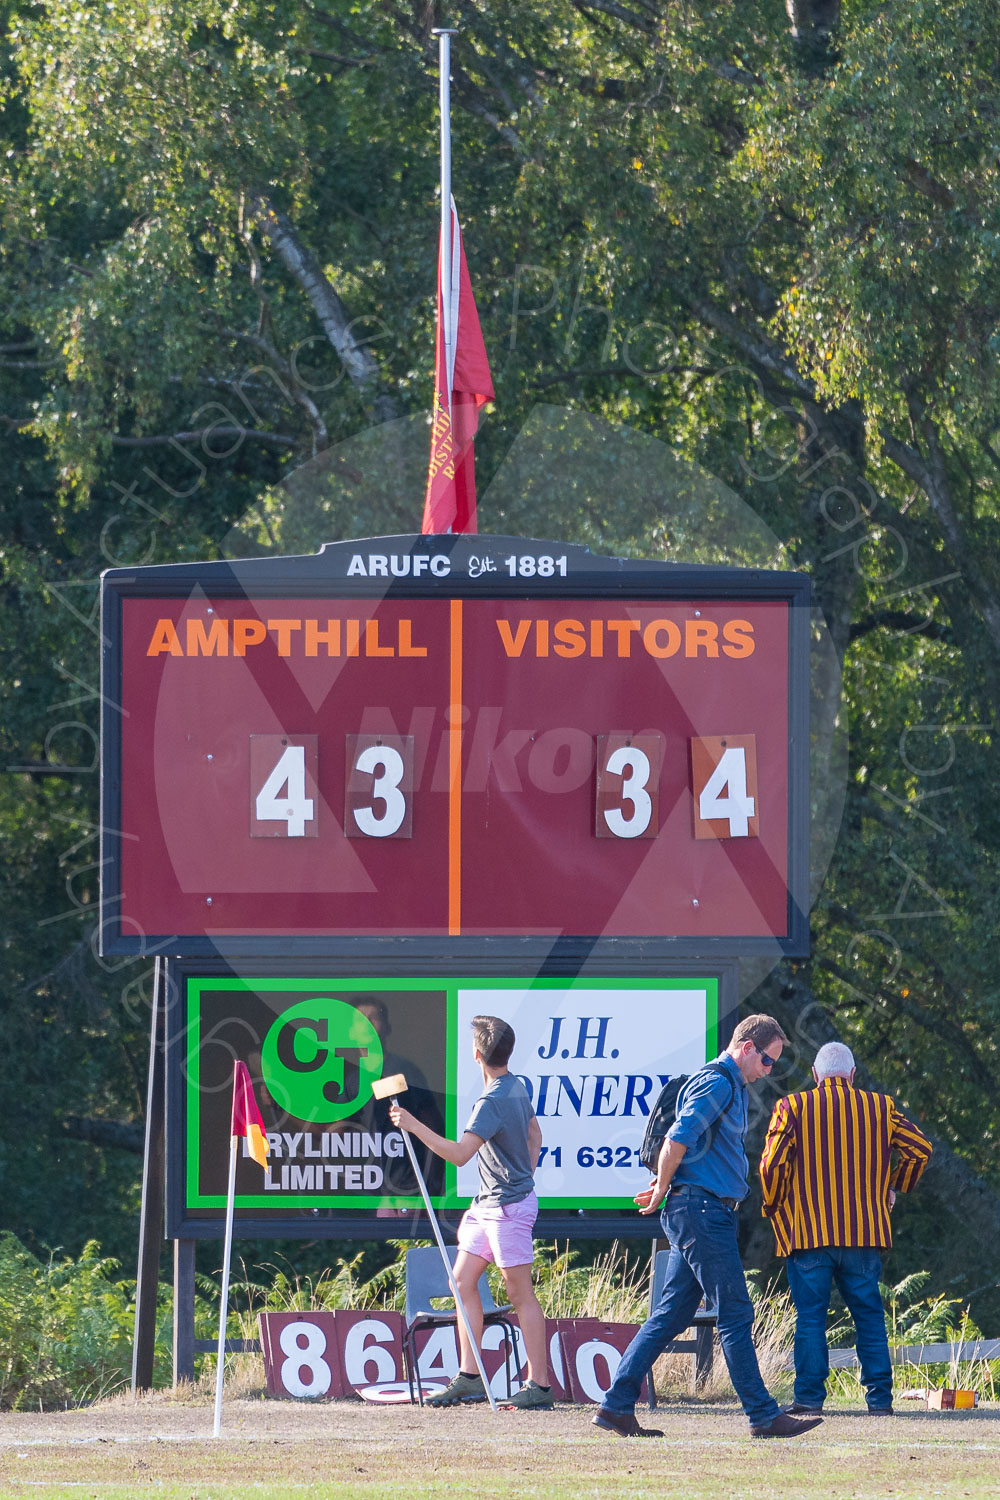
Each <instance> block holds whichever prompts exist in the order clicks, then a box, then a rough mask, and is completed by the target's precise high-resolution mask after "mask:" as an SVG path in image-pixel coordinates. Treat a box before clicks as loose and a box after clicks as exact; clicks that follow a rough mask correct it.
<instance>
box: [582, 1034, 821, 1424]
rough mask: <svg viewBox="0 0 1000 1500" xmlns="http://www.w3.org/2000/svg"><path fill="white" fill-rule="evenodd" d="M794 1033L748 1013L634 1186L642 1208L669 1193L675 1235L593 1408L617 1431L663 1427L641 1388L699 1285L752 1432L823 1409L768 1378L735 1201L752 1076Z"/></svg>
mask: <svg viewBox="0 0 1000 1500" xmlns="http://www.w3.org/2000/svg"><path fill="white" fill-rule="evenodd" d="M787 1040H788V1038H787V1037H786V1036H785V1033H784V1032H783V1031H782V1029H781V1027H780V1026H779V1025H778V1023H777V1021H776V1020H774V1018H773V1016H763V1015H757V1016H748V1017H747V1018H746V1020H745V1021H741V1022H740V1024H739V1025H738V1026H737V1028H736V1030H735V1031H734V1032H733V1039H732V1041H731V1042H730V1043H729V1046H728V1047H727V1048H726V1050H725V1052H723V1053H722V1054H721V1056H720V1057H719V1058H718V1059H717V1060H716V1061H715V1062H714V1063H708V1064H706V1066H705V1067H703V1068H700V1069H699V1070H698V1072H697V1073H693V1074H692V1075H691V1077H690V1078H689V1080H688V1082H687V1083H686V1084H685V1085H684V1087H683V1088H682V1090H681V1092H680V1095H679V1096H678V1100H677V1110H676V1118H675V1120H674V1123H673V1124H672V1125H671V1127H670V1129H669V1130H668V1132H667V1135H666V1139H665V1140H664V1142H663V1147H662V1149H661V1151H660V1156H659V1161H658V1163H657V1168H656V1181H655V1182H651V1183H650V1185H649V1187H648V1188H646V1189H645V1190H644V1191H643V1192H641V1193H637V1194H636V1197H635V1201H636V1203H638V1205H639V1212H640V1213H642V1214H653V1213H655V1212H656V1210H657V1209H658V1208H659V1206H660V1204H661V1203H662V1202H663V1200H664V1198H666V1203H665V1204H664V1208H663V1214H662V1218H661V1222H662V1224H663V1232H664V1234H665V1235H666V1237H667V1239H668V1240H669V1241H670V1260H669V1262H668V1266H667V1279H666V1284H665V1286H664V1288H663V1295H662V1297H661V1298H660V1302H659V1305H658V1306H657V1308H656V1309H655V1311H654V1312H652V1313H651V1314H650V1316H649V1317H648V1318H647V1319H646V1321H645V1323H644V1324H643V1326H642V1327H641V1328H640V1329H639V1332H638V1333H637V1334H636V1336H635V1338H634V1339H633V1340H632V1342H631V1343H630V1344H629V1346H628V1348H627V1349H626V1350H625V1353H624V1355H623V1356H622V1362H621V1364H620V1365H619V1366H618V1373H617V1374H616V1376H615V1379H614V1381H613V1383H612V1385H611V1388H610V1389H609V1391H608V1392H607V1394H606V1395H605V1397H604V1404H603V1405H602V1406H601V1408H600V1409H599V1411H598V1412H597V1415H596V1416H595V1417H594V1424H595V1426H597V1427H603V1428H606V1429H607V1430H608V1431H609V1432H614V1433H617V1434H618V1436H619V1437H662V1436H663V1433H662V1432H658V1431H657V1430H656V1429H655V1428H645V1427H640V1426H639V1424H638V1422H637V1421H636V1419H635V1403H636V1401H637V1400H638V1397H639V1388H640V1386H641V1385H642V1382H643V1379H644V1378H645V1376H646V1374H647V1372H648V1371H649V1370H651V1369H652V1366H653V1361H654V1360H656V1359H657V1358H658V1357H659V1356H660V1355H661V1354H662V1353H663V1350H664V1348H665V1347H666V1345H667V1344H669V1343H670V1341H671V1339H674V1338H676V1337H677V1335H678V1334H679V1333H681V1332H682V1330H683V1329H685V1328H688V1327H689V1326H690V1323H691V1319H692V1318H693V1317H694V1314H695V1311H696V1309H697V1307H698V1304H699V1302H700V1301H701V1299H702V1295H704V1296H705V1298H706V1300H707V1301H708V1303H709V1304H710V1305H711V1304H713V1303H714V1304H715V1305H717V1307H718V1332H719V1340H720V1342H721V1344H722V1352H723V1354H724V1355H725V1359H726V1364H727V1366H728V1368H729V1377H730V1379H731V1380H732V1382H733V1388H734V1389H735V1391H736V1394H737V1396H738V1397H739V1398H740V1403H741V1405H742V1407H743V1410H744V1412H745V1413H746V1415H747V1418H748V1420H749V1422H750V1431H751V1434H752V1435H753V1436H754V1437H797V1436H799V1435H800V1434H801V1433H803V1432H808V1431H809V1429H810V1428H811V1427H815V1426H816V1425H817V1422H818V1421H820V1420H821V1419H820V1418H815V1417H814V1418H809V1419H805V1420H800V1419H798V1418H796V1417H790V1416H788V1415H786V1414H785V1413H783V1412H781V1411H780V1410H779V1408H778V1403H777V1402H776V1401H775V1399H774V1397H773V1396H772V1395H770V1394H769V1392H768V1390H767V1387H766V1386H765V1384H764V1382H763V1380H762V1379H761V1374H760V1369H759V1367H758V1364H757V1352H756V1350H755V1349H754V1346H753V1337H752V1333H753V1304H752V1303H751V1301H750V1294H749V1292H748V1291H747V1283H746V1277H745V1276H744V1274H743V1265H742V1263H741V1261H740V1251H739V1244H738V1241H737V1234H736V1227H737V1217H736V1215H737V1209H738V1208H739V1205H740V1202H741V1200H742V1199H743V1198H745V1197H746V1194H747V1190H748V1187H749V1173H748V1169H747V1157H746V1151H745V1149H744V1145H743V1142H744V1137H745V1136H746V1130H747V1102H748V1098H749V1095H748V1092H747V1085H748V1084H751V1083H756V1082H757V1081H758V1079H760V1078H764V1077H766V1075H767V1074H768V1073H769V1072H770V1070H771V1068H773V1066H774V1064H775V1063H776V1062H777V1061H778V1058H779V1057H780V1056H781V1049H782V1046H783V1045H784V1043H785V1042H787Z"/></svg>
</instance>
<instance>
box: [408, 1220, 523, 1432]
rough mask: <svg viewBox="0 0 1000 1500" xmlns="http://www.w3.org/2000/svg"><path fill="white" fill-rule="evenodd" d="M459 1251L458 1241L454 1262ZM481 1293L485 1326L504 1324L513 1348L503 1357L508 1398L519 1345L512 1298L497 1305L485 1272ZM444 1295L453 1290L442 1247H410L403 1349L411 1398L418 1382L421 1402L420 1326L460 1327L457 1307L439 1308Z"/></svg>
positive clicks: (450, 1249)
mask: <svg viewBox="0 0 1000 1500" xmlns="http://www.w3.org/2000/svg"><path fill="white" fill-rule="evenodd" d="M457 1255H458V1247H457V1245H451V1246H449V1247H448V1259H449V1260H450V1261H451V1264H452V1265H453V1266H454V1264H455V1258H456V1256H457ZM479 1295H480V1297H481V1298H482V1302H483V1326H484V1327H488V1326H489V1325H491V1324H497V1325H498V1326H499V1327H500V1328H502V1329H503V1331H504V1337H505V1338H506V1340H507V1344H508V1347H509V1349H510V1356H509V1357H508V1358H507V1359H505V1361H504V1365H505V1368H506V1371H507V1397H508V1399H509V1398H510V1396H511V1395H512V1394H513V1390H512V1386H511V1365H512V1364H513V1356H514V1354H515V1351H516V1349H517V1345H516V1344H515V1343H514V1330H513V1328H512V1326H511V1323H510V1319H509V1318H508V1316H507V1314H508V1313H510V1312H512V1311H513V1308H512V1306H511V1304H510V1303H509V1302H508V1303H505V1305H504V1306H503V1307H498V1306H497V1305H496V1303H495V1302H494V1301H493V1294H492V1292H491V1291H490V1288H489V1283H488V1282H487V1280H486V1274H485V1272H484V1273H483V1275H482V1276H480V1278H479ZM444 1297H448V1298H452V1290H451V1287H450V1286H449V1285H448V1277H447V1276H446V1275H445V1269H444V1264H443V1262H442V1260H441V1252H440V1250H438V1249H437V1248H436V1247H435V1246H430V1247H427V1248H423V1247H421V1248H420V1249H417V1250H407V1252H406V1304H405V1311H404V1318H405V1322H406V1329H405V1332H404V1333H403V1353H404V1354H405V1356H406V1378H407V1381H408V1383H409V1387H410V1400H411V1401H412V1400H413V1391H414V1385H415V1386H416V1392H417V1400H418V1401H419V1403H420V1405H421V1406H423V1404H424V1392H423V1386H422V1385H421V1381H420V1368H419V1365H418V1362H417V1350H416V1342H415V1341H416V1335H417V1333H418V1331H419V1330H420V1329H421V1328H446V1327H447V1326H448V1325H449V1324H452V1325H454V1326H455V1327H456V1331H457V1325H458V1310H457V1308H454V1307H449V1308H439V1307H435V1306H434V1299H435V1298H444ZM452 1300H453V1298H452Z"/></svg>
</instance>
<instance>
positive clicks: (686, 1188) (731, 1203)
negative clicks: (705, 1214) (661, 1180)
mask: <svg viewBox="0 0 1000 1500" xmlns="http://www.w3.org/2000/svg"><path fill="white" fill-rule="evenodd" d="M675 1193H677V1194H680V1193H704V1194H705V1196H706V1198H714V1199H715V1200H716V1202H717V1203H721V1204H722V1206H723V1208H728V1209H729V1211H730V1213H735V1212H736V1210H737V1209H738V1208H739V1206H740V1204H741V1203H742V1202H743V1199H742V1198H723V1197H722V1196H721V1195H720V1194H719V1193H713V1192H712V1191H711V1190H710V1189H709V1188H703V1187H695V1186H693V1185H692V1184H689V1183H681V1184H680V1185H679V1186H678V1187H672V1188H671V1189H670V1192H669V1193H668V1194H667V1197H668V1198H669V1197H672V1196H673V1195H674V1194H675Z"/></svg>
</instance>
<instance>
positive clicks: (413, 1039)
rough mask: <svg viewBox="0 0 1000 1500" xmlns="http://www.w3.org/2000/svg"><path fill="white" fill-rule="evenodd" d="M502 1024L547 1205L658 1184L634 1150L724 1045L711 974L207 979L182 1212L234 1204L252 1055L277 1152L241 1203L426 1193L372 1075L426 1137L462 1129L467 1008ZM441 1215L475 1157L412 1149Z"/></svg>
mask: <svg viewBox="0 0 1000 1500" xmlns="http://www.w3.org/2000/svg"><path fill="white" fill-rule="evenodd" d="M478 1014H489V1015H498V1016H502V1017H503V1018H504V1019H505V1020H507V1021H509V1022H510V1023H511V1025H512V1026H513V1027H514V1031H515V1033H516V1036H517V1045H516V1047H515V1050H514V1055H513V1057H512V1059H511V1071H512V1072H515V1073H517V1074H518V1075H519V1076H520V1077H521V1078H522V1079H523V1080H524V1083H525V1085H526V1087H527V1089H528V1091H529V1093H530V1095H531V1098H532V1101H533V1103H534V1106H535V1111H536V1113H537V1115H538V1119H539V1123H540V1125H541V1128H542V1136H543V1140H544V1146H543V1152H542V1158H541V1161H540V1162H539V1167H538V1172H537V1174H536V1183H537V1188H538V1196H539V1201H540V1203H541V1206H542V1207H543V1208H549V1209H567V1208H569V1209H575V1208H586V1207H591V1208H622V1207H628V1206H630V1205H631V1200H632V1195H633V1194H634V1193H635V1191H636V1190H637V1188H639V1187H642V1186H644V1184H645V1182H646V1181H647V1180H648V1174H647V1173H646V1171H645V1169H644V1168H642V1167H641V1166H640V1164H639V1160H638V1148H639V1144H640V1141H641V1139H642V1133H643V1130H644V1128H645V1123H646V1119H647V1117H648V1114H649V1109H650V1105H651V1103H652V1101H653V1100H654V1099H655V1097H656V1094H657V1092H658V1091H659V1088H660V1086H661V1083H662V1081H663V1080H664V1079H665V1078H667V1077H669V1076H671V1075H672V1074H676V1073H681V1072H690V1071H691V1070H692V1069H693V1068H695V1067H698V1066H699V1065H700V1064H701V1063H703V1062H705V1061H706V1059H708V1058H710V1057H713V1056H715V1054H716V1052H717V1050H718V980H717V979H716V978H714V977H711V978H706V977H700V978H686V977H681V978H670V979H643V980H632V979H621V980H617V979H600V980H596V979H593V980H588V979H576V980H567V979H536V980H533V981H526V980H524V979H509V980H508V979H454V978H449V979H424V978H421V979H392V980H390V979H379V978H366V979H364V980H342V979H334V980H324V979H323V978H320V977H314V978H308V979H303V978H273V977H268V978H249V977H248V978H199V977H188V978H187V980H186V1005H185V1030H184V1036H183V1039H182V1044H181V1045H180V1046H179V1047H178V1046H174V1048H173V1049H172V1054H173V1055H174V1056H175V1057H176V1058H178V1059H179V1060H180V1062H181V1068H182V1072H183V1080H182V1085H181V1090H182V1096H183V1112H182V1113H183V1121H184V1134H185V1141H184V1153H183V1154H184V1163H185V1170H184V1183H185V1189H184V1197H185V1211H186V1212H187V1213H188V1214H193V1215H195V1216H197V1215H198V1214H199V1213H204V1214H205V1215H206V1216H208V1217H214V1216H215V1215H216V1214H217V1213H218V1211H219V1210H221V1209H222V1208H223V1206H224V1203H225V1179H226V1170H227V1157H228V1152H227V1151H226V1143H227V1140H228V1135H229V1107H230V1097H231V1080H232V1064H233V1059H234V1058H240V1059H241V1060H243V1061H245V1062H247V1064H248V1065H249V1067H250V1071H251V1075H252V1076H253V1079H254V1084H255V1088H256V1089H257V1093H258V1100H259V1103H260V1106H261V1112H262V1114H263V1117H264V1124H265V1128H266V1130H267V1135H268V1142H269V1146H270V1164H269V1169H268V1171H267V1172H266V1173H265V1172H262V1171H261V1169H260V1167H259V1166H258V1165H257V1164H256V1163H255V1162H254V1161H252V1160H251V1159H248V1158H246V1157H245V1156H244V1157H242V1158H241V1159H240V1161H239V1163H238V1170H237V1199H236V1202H237V1206H238V1207H239V1208H241V1209H245V1210H253V1212H254V1214H255V1216H265V1217H266V1215H267V1213H268V1211H270V1212H275V1211H288V1210H289V1209H292V1210H307V1211H308V1210H328V1209H335V1208H345V1209H370V1210H373V1211H378V1210H379V1209H383V1210H386V1209H399V1208H411V1207H416V1206H418V1205H419V1202H420V1199H419V1192H418V1188H417V1184H416V1181H415V1179H414V1176H413V1173H412V1169H411V1167H410V1164H409V1161H408V1159H407V1157H406V1154H405V1148H404V1144H403V1141H402V1138H401V1136H400V1133H399V1131H398V1130H394V1129H393V1127H392V1122H391V1121H390V1119H389V1115H388V1105H387V1103H386V1102H385V1101H379V1100H376V1099H374V1098H373V1097H372V1093H371V1084H372V1081H373V1080H374V1079H376V1078H378V1077H380V1076H382V1075H383V1074H386V1075H388V1074H392V1073H400V1072H401V1073H403V1074H405V1076H406V1078H407V1081H408V1084H409V1089H408V1092H407V1095H406V1097H405V1100H404V1102H405V1104H406V1106H407V1108H409V1109H411V1110H412V1111H413V1112H414V1113H415V1114H416V1115H417V1116H418V1117H419V1118H420V1119H422V1120H424V1121H425V1122H426V1123H427V1124H428V1125H429V1126H430V1128H431V1129H434V1130H437V1131H443V1132H444V1133H445V1134H448V1135H450V1136H452V1137H455V1136H457V1135H460V1134H461V1131H462V1130H463V1129H464V1126H465V1123H466V1121H467V1119H468V1116H469V1114H470V1112H471V1109H472V1106H473V1104H474V1103H475V1100H476V1098H477V1097H478V1095H479V1093H480V1092H481V1089H482V1077H481V1074H480V1072H479V1069H478V1067H477V1066H476V1064H475V1062H474V1059H473V1047H472V1035H471V1028H470V1023H471V1020H472V1018H473V1016H475V1015H478ZM418 1149H419V1153H420V1159H421V1165H422V1167H423V1169H424V1172H425V1176H426V1178H427V1182H428V1186H429V1188H430V1191H431V1196H432V1200H433V1201H434V1203H435V1205H436V1206H437V1207H441V1208H449V1207H450V1208H454V1207H460V1206H464V1204H465V1203H467V1202H468V1200H469V1199H470V1198H471V1197H472V1196H474V1194H475V1192H476V1190H477V1184H478V1179H477V1174H476V1167H475V1163H474V1162H472V1163H470V1164H469V1165H468V1166H466V1167H464V1168H462V1169H460V1170H458V1171H456V1169H455V1168H453V1167H451V1166H450V1165H446V1164H445V1163H443V1162H442V1161H441V1160H440V1158H438V1157H435V1156H433V1155H432V1154H431V1153H429V1152H427V1151H426V1150H425V1149H424V1148H422V1147H418Z"/></svg>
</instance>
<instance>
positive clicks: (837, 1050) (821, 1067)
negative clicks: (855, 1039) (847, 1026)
mask: <svg viewBox="0 0 1000 1500" xmlns="http://www.w3.org/2000/svg"><path fill="white" fill-rule="evenodd" d="M813 1067H814V1068H815V1069H816V1072H817V1074H818V1075H819V1077H820V1078H839V1077H840V1076H841V1075H843V1076H844V1077H846V1076H847V1074H848V1073H853V1072H854V1053H853V1052H852V1051H851V1049H850V1047H846V1046H845V1045H844V1043H843V1042H827V1043H826V1045H825V1046H823V1047H821V1048H820V1049H819V1051H818V1052H817V1053H816V1061H815V1062H814V1063H813Z"/></svg>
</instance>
